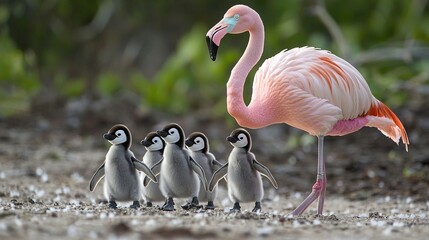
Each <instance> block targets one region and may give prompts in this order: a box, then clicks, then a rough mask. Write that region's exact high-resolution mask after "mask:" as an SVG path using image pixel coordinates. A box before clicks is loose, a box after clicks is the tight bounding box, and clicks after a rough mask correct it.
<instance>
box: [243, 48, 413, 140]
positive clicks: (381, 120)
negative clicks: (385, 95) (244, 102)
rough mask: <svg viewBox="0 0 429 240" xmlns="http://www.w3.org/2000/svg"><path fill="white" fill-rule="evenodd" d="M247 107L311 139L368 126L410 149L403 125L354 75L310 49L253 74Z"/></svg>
mask: <svg viewBox="0 0 429 240" xmlns="http://www.w3.org/2000/svg"><path fill="white" fill-rule="evenodd" d="M249 107H254V108H255V109H261V111H265V112H264V114H265V116H270V117H271V118H272V120H273V121H274V122H284V123H286V124H289V125H291V126H294V127H297V128H300V129H302V130H304V131H307V132H308V133H310V134H312V135H344V134H347V133H351V132H354V131H357V130H358V129H360V128H361V127H363V126H371V127H377V128H378V129H379V130H380V131H382V132H383V133H384V134H385V135H386V136H388V137H390V138H392V139H393V140H394V141H395V142H398V140H399V138H400V137H402V139H403V142H404V144H406V145H407V144H409V141H408V137H407V135H406V132H405V129H404V127H403V126H402V123H401V122H400V121H399V119H398V118H397V117H396V115H395V114H394V113H393V112H392V111H391V110H390V109H389V108H388V107H386V106H385V105H384V104H383V103H381V102H380V101H379V100H377V99H376V98H375V97H374V96H373V95H372V93H371V90H370V89H369V86H368V84H367V83H366V81H365V79H364V78H363V76H362V75H361V74H360V73H359V71H358V70H357V69H356V68H355V67H353V66H352V65H351V64H350V63H348V62H347V61H345V60H343V59H341V58H339V57H337V56H335V55H334V54H332V53H330V52H328V51H325V50H320V49H316V48H313V47H302V48H293V49H291V50H288V51H282V52H280V53H278V54H277V55H275V56H273V57H271V58H269V59H267V60H266V61H265V62H264V63H263V64H262V66H261V67H260V68H259V70H258V71H257V72H256V74H255V79H254V82H253V95H252V100H251V102H250V104H249ZM337 124H338V125H337ZM339 129H340V130H339ZM341 130H342V131H341Z"/></svg>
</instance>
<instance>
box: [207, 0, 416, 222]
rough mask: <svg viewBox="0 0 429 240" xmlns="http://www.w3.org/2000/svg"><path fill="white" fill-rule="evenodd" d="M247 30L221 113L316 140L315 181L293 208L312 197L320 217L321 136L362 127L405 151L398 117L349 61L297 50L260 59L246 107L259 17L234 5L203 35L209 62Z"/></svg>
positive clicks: (260, 33)
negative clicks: (229, 39)
mask: <svg viewBox="0 0 429 240" xmlns="http://www.w3.org/2000/svg"><path fill="white" fill-rule="evenodd" d="M247 31H248V32H249V35H250V36H249V41H248V44H247V47H246V50H245V51H244V54H243V55H242V56H241V58H240V59H239V61H238V62H237V64H236V65H235V66H234V68H233V69H232V71H231V74H230V77H229V80H228V83H227V110H228V113H229V114H230V115H231V116H232V117H233V118H235V120H236V121H237V123H238V124H239V125H240V126H242V127H247V128H253V129H256V128H263V127H266V126H268V125H272V124H277V123H286V124H288V125H290V126H293V127H295V128H298V129H301V130H304V131H306V132H307V133H309V134H310V135H314V136H317V138H318V158H317V160H318V161H317V177H316V182H315V183H314V185H313V187H312V191H311V193H310V194H309V196H308V197H307V198H306V199H305V200H304V201H303V202H302V203H301V204H300V205H299V206H298V207H296V209H295V210H293V211H292V212H291V213H290V215H291V216H294V217H295V216H299V215H301V214H302V213H303V212H304V211H305V210H306V209H307V208H308V207H309V206H310V205H311V204H312V203H313V202H314V201H315V200H316V199H318V207H317V214H318V215H322V214H323V205H324V200H325V191H326V183H327V179H326V170H325V160H324V158H323V139H324V137H325V136H343V135H346V134H350V133H353V132H355V131H358V130H359V129H361V128H362V127H364V126H367V127H376V128H378V129H379V130H380V131H381V132H382V133H383V134H384V135H386V136H387V137H389V138H391V139H392V140H393V141H394V142H396V143H397V144H399V140H400V138H402V143H403V144H404V145H405V149H406V151H407V152H408V145H409V140H408V137H407V133H406V131H405V128H404V126H403V125H402V123H401V121H400V120H399V118H398V117H397V116H396V115H395V114H394V113H393V112H392V110H390V109H389V108H388V107H387V106H386V105H385V104H383V103H382V102H381V101H379V100H378V99H376V98H375V97H374V96H373V95H372V93H371V91H370V89H369V87H368V84H367V83H366V81H365V79H364V78H363V76H362V75H361V74H360V73H359V71H358V70H356V68H354V67H353V66H352V65H351V64H350V63H348V62H347V61H345V60H343V59H341V58H340V57H337V56H336V55H334V54H332V53H330V52H329V51H326V50H321V49H317V48H314V47H300V48H293V49H290V50H284V51H281V52H280V53H278V54H276V55H275V56H273V57H271V58H269V59H267V60H265V62H264V63H263V64H262V65H261V67H260V68H259V69H258V71H257V72H256V73H255V77H254V80H253V93H252V97H251V100H250V103H249V104H248V105H247V106H246V104H245V102H244V100H243V88H244V83H245V81H246V77H247V75H248V74H249V72H250V70H251V69H252V68H253V67H254V66H255V65H256V63H257V62H258V61H259V59H260V58H261V56H262V52H263V48H264V25H263V22H262V20H261V18H260V16H259V14H258V13H257V12H256V11H255V10H253V9H252V8H250V7H248V6H245V5H235V6H233V7H231V8H230V9H229V10H228V11H227V12H226V13H225V15H224V18H223V19H222V20H221V21H220V22H219V23H217V24H216V25H215V26H213V27H212V28H211V29H210V30H209V31H208V32H207V35H206V40H207V46H208V49H209V55H210V58H211V59H212V60H213V61H215V60H216V55H217V50H218V47H219V45H220V42H221V40H222V38H223V37H224V36H225V35H226V34H227V33H231V34H239V33H243V32H247Z"/></svg>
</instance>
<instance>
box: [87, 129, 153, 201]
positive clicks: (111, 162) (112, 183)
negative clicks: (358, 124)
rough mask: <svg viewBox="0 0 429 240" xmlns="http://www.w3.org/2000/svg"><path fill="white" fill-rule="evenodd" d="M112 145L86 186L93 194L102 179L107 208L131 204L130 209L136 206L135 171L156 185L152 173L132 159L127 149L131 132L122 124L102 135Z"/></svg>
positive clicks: (138, 189) (138, 193)
mask: <svg viewBox="0 0 429 240" xmlns="http://www.w3.org/2000/svg"><path fill="white" fill-rule="evenodd" d="M103 137H104V138H105V139H106V140H108V141H109V142H110V143H111V144H112V146H111V147H110V149H109V151H108V152H107V154H106V158H105V160H104V163H103V164H102V165H101V166H100V167H99V168H98V169H97V171H96V172H95V174H94V176H93V177H92V179H91V181H90V183H89V190H90V191H93V190H94V188H95V187H96V186H97V184H98V182H99V181H100V180H101V179H102V178H103V177H105V182H104V196H105V197H106V199H107V200H108V201H109V207H110V208H116V201H133V204H132V205H131V206H130V207H132V208H138V207H140V203H139V201H140V199H141V189H142V181H141V178H140V174H139V172H138V171H142V172H144V173H145V174H146V175H147V176H148V177H149V178H151V179H152V180H153V181H154V182H156V181H157V180H156V177H155V175H154V174H153V173H152V171H151V170H150V169H149V168H148V167H147V166H146V165H145V164H144V163H142V162H141V161H139V160H137V159H136V158H135V157H134V154H133V152H131V150H130V146H131V132H130V131H129V130H128V128H127V127H126V126H125V125H122V124H118V125H115V126H113V127H112V128H111V129H110V130H109V132H107V133H106V134H104V135H103Z"/></svg>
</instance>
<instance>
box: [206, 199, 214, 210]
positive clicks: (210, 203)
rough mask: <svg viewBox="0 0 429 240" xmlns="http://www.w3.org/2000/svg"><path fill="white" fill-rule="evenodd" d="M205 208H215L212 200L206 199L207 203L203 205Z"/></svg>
mask: <svg viewBox="0 0 429 240" xmlns="http://www.w3.org/2000/svg"><path fill="white" fill-rule="evenodd" d="M205 209H206V210H213V209H215V206H214V204H213V201H208V202H207V205H206V206H205Z"/></svg>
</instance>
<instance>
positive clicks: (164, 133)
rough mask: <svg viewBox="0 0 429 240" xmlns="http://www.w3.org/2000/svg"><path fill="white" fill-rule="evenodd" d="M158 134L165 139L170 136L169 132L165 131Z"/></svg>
mask: <svg viewBox="0 0 429 240" xmlns="http://www.w3.org/2000/svg"><path fill="white" fill-rule="evenodd" d="M156 133H158V135H159V136H161V137H163V138H165V137H167V136H168V132H166V131H164V130H160V131H156Z"/></svg>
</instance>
